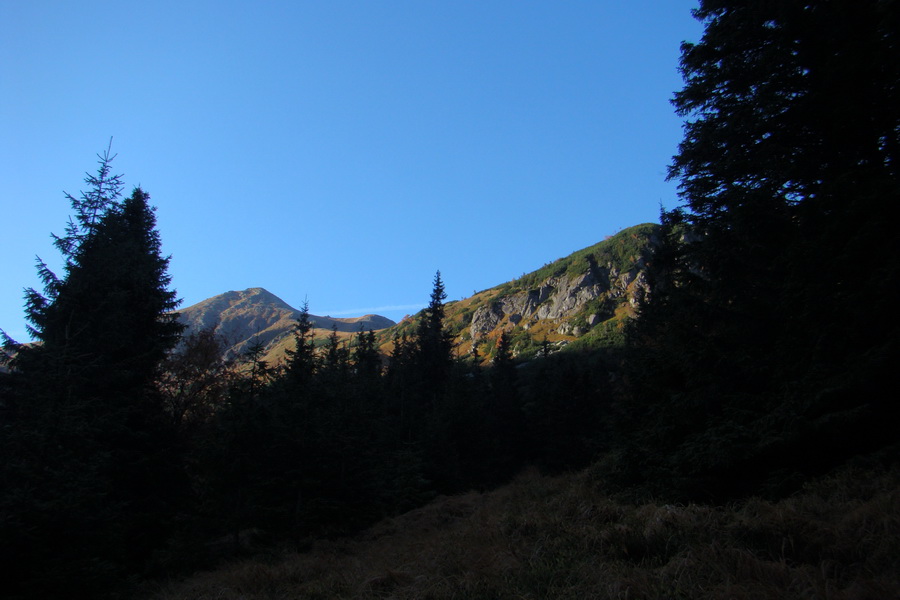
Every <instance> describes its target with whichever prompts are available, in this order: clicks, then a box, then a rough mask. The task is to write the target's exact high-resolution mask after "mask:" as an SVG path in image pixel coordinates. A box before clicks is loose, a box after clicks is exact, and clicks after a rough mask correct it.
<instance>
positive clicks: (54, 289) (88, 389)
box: [0, 151, 182, 595]
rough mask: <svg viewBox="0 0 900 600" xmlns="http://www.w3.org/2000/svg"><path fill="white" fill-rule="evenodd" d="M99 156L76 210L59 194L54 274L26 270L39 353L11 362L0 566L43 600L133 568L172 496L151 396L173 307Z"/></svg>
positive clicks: (134, 214)
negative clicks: (13, 552)
mask: <svg viewBox="0 0 900 600" xmlns="http://www.w3.org/2000/svg"><path fill="white" fill-rule="evenodd" d="M112 158H113V157H111V156H110V155H109V153H108V151H107V153H105V154H104V155H102V156H101V157H100V169H99V171H98V174H97V176H96V177H89V178H88V179H87V180H86V181H88V183H89V184H90V185H91V186H92V187H91V189H90V190H89V191H88V192H85V193H83V194H82V195H81V199H75V198H74V197H73V196H71V195H69V196H68V198H69V199H70V201H71V202H72V207H73V211H74V213H75V214H74V217H73V218H72V219H71V220H70V221H69V226H68V227H67V230H66V235H65V236H57V237H56V240H57V247H58V248H59V249H60V251H61V252H62V254H63V257H64V259H65V265H64V274H63V276H62V277H57V276H56V275H55V274H53V273H51V272H50V270H49V269H48V268H47V267H46V266H45V265H44V264H43V263H42V262H39V271H40V274H41V277H42V279H43V280H44V282H45V294H41V293H39V292H36V291H34V290H28V292H27V295H26V298H27V317H28V319H29V321H30V322H31V325H32V332H33V334H34V335H35V337H36V339H38V340H39V341H40V342H41V343H40V344H38V345H35V346H31V347H27V348H25V347H23V348H21V349H20V352H19V353H18V355H17V357H16V360H15V361H14V362H13V370H14V372H15V375H16V378H17V381H18V382H19V385H18V388H19V390H20V392H19V393H18V394H17V397H16V399H15V401H16V407H17V410H16V415H15V418H16V423H15V427H14V429H13V430H9V431H7V434H9V435H6V434H5V437H4V439H3V443H4V446H5V447H4V450H5V451H6V452H8V453H9V454H8V456H10V460H9V461H7V462H6V464H5V465H4V469H5V473H4V479H6V481H7V482H8V483H11V484H12V485H10V486H8V487H7V488H6V489H5V490H4V494H3V495H2V503H3V504H4V506H3V507H2V508H3V510H4V512H6V513H7V514H12V515H15V517H14V518H13V519H12V520H8V521H4V528H11V530H7V531H4V532H3V533H4V534H5V535H3V537H4V538H5V539H14V540H17V544H18V547H19V552H18V556H17V557H16V558H15V559H12V560H11V562H9V563H7V564H13V563H16V562H19V563H21V562H24V563H26V564H21V565H20V566H21V569H20V574H21V575H22V576H23V577H24V578H25V579H26V580H28V581H29V584H30V585H35V586H37V589H44V590H46V591H47V593H48V594H49V595H53V593H51V590H53V589H55V587H56V586H60V589H62V588H65V589H67V590H68V591H72V590H73V589H80V590H81V591H85V590H88V589H95V590H98V591H99V590H102V589H105V588H107V587H108V586H110V585H111V584H114V583H115V582H116V580H117V576H118V575H119V574H120V573H121V570H122V569H125V568H126V567H127V568H135V567H136V565H139V564H140V562H141V561H142V560H143V559H144V558H145V557H146V556H147V553H148V552H149V551H150V550H151V549H152V548H153V547H154V546H156V545H158V544H159V543H161V542H162V536H163V535H164V534H165V531H166V528H165V527H164V525H165V522H166V521H165V518H166V515H167V514H172V513H174V510H175V508H174V506H175V505H174V503H175V502H177V501H178V492H179V491H180V490H181V489H182V488H181V485H180V482H181V476H180V472H179V460H178V457H177V455H175V454H173V451H174V450H175V449H176V448H177V446H176V444H175V443H174V442H175V436H174V431H173V429H172V428H171V420H168V419H167V418H166V415H165V412H164V408H163V401H162V397H161V395H160V394H159V393H158V392H157V390H156V388H155V383H156V378H157V375H158V372H159V371H158V369H159V366H160V364H161V362H162V360H163V359H164V357H165V355H166V353H167V352H168V351H169V350H170V349H171V348H172V347H173V346H174V345H175V343H176V342H177V340H178V337H179V335H180V333H181V330H182V326H181V325H180V324H179V323H178V322H177V320H176V315H175V314H174V313H172V311H173V309H174V308H175V307H176V306H177V304H178V301H177V299H176V297H175V293H174V292H173V291H170V290H169V289H168V284H169V277H168V275H167V267H168V258H166V257H163V256H162V255H161V254H160V238H159V234H158V232H157V231H156V228H155V227H156V222H155V217H154V215H153V210H152V209H151V208H150V207H149V206H148V203H147V201H148V199H149V196H147V194H145V193H144V192H143V191H141V190H140V189H135V190H134V192H133V193H132V195H131V196H130V197H129V198H127V199H125V200H124V201H122V200H120V199H119V190H120V188H121V184H120V178H119V176H111V175H110V162H111V161H112ZM24 490H30V491H29V492H28V495H30V497H31V498H30V500H29V501H28V502H27V503H25V504H23V503H21V500H22V499H23V497H22V496H20V495H19V494H21V493H24ZM57 539H67V540H68V541H67V543H66V544H65V545H60V544H55V543H54V542H53V540H57ZM14 545H15V544H14ZM63 546H65V548H64V547H63ZM68 548H72V549H77V551H76V550H69V549H68ZM0 558H3V559H4V562H6V561H5V558H6V557H0Z"/></svg>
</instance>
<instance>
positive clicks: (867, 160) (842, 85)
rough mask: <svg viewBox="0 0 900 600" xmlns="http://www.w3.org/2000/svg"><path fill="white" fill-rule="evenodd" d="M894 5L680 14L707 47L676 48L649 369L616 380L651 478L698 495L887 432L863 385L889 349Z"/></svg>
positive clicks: (645, 327)
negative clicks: (673, 194) (667, 206)
mask: <svg viewBox="0 0 900 600" xmlns="http://www.w3.org/2000/svg"><path fill="white" fill-rule="evenodd" d="M895 4H896V3H894V2H886V1H881V0H863V1H860V2H849V1H846V0H818V1H815V2H806V1H800V0H788V1H784V2H777V3H775V2H763V1H752V2H744V1H735V0H702V1H701V2H700V8H698V9H697V10H696V11H695V15H696V16H697V18H698V19H700V20H701V21H702V22H703V24H704V26H705V31H704V35H703V38H702V39H701V41H700V42H699V43H697V44H689V43H685V44H684V45H683V47H682V61H681V70H682V73H683V75H684V79H685V86H684V88H683V90H681V91H680V92H678V93H677V94H676V95H675V99H674V105H675V107H676V110H677V112H678V114H679V115H680V116H682V117H684V118H685V120H686V121H685V135H684V140H683V141H682V143H681V145H680V147H679V153H678V155H677V156H675V158H674V161H673V164H672V166H671V167H670V177H671V178H677V179H678V180H679V181H680V196H681V198H682V200H683V201H684V205H683V206H682V207H681V208H679V209H676V210H674V211H670V212H668V213H665V214H664V215H663V225H664V227H665V234H664V243H663V245H662V248H661V250H660V251H659V252H657V254H656V256H654V257H653V261H652V262H653V267H654V271H655V272H654V274H653V275H654V283H655V284H656V286H655V289H654V293H653V297H652V299H651V302H650V303H649V304H648V305H647V306H646V307H645V309H644V311H643V314H642V316H641V319H640V320H639V321H638V324H637V327H636V328H635V329H634V334H635V335H633V337H632V339H633V340H637V341H638V343H639V345H640V347H641V348H642V349H643V351H644V357H645V359H647V360H646V362H643V363H641V364H642V367H643V368H642V369H641V371H642V372H638V371H636V372H635V373H633V374H632V375H633V378H634V380H642V383H641V392H640V394H639V396H641V397H643V398H644V401H645V402H647V403H649V405H647V404H643V405H640V404H639V405H638V408H637V411H638V415H639V419H638V422H640V423H644V424H645V425H646V424H647V423H648V422H649V420H655V424H654V425H653V426H652V427H651V430H650V433H649V434H648V437H647V438H646V439H642V440H640V441H638V440H637V438H636V437H632V440H634V441H635V444H636V445H640V444H641V443H643V442H647V443H648V444H649V447H655V448H656V449H657V450H658V452H657V456H656V458H654V459H653V460H654V461H656V462H657V463H658V465H659V466H660V468H661V470H662V471H668V472H670V473H673V472H676V471H677V472H680V473H681V475H679V476H680V477H683V476H685V475H688V474H691V477H694V478H695V479H698V480H699V479H703V478H706V482H705V483H701V484H699V485H700V487H706V488H707V489H709V487H710V486H715V485H718V484H715V483H713V482H715V481H719V482H721V481H723V480H725V479H727V478H729V477H733V478H735V479H741V478H742V479H744V480H745V481H751V480H754V479H756V478H759V477H760V476H762V477H765V476H766V475H765V474H766V473H768V472H769V470H770V469H771V468H772V466H773V465H774V464H776V463H778V462H779V461H781V462H782V463H783V464H784V462H785V461H788V462H792V463H793V464H794V467H796V468H807V467H809V466H810V465H812V464H814V463H820V464H822V465H827V464H829V462H830V461H832V460H834V459H835V458H837V457H839V456H846V455H847V454H848V453H852V452H854V451H858V450H861V449H863V448H864V447H865V446H866V445H867V444H869V443H883V442H884V440H885V438H886V437H889V436H890V435H892V434H890V433H889V432H888V431H887V430H886V429H885V428H884V427H883V426H882V425H880V424H879V422H886V421H890V418H889V417H890V415H891V414H893V413H894V412H895V409H894V408H892V407H891V403H890V402H888V401H886V400H885V399H884V398H883V395H882V394H880V393H879V392H877V391H876V388H877V387H878V385H877V384H874V383H873V382H874V381H875V380H876V379H881V380H884V379H885V378H886V377H887V374H888V370H887V365H888V362H887V361H888V359H887V357H888V356H889V355H890V350H891V348H892V347H893V346H894V345H895V344H896V339H897V333H898V332H897V326H896V325H892V324H889V323H893V321H892V320H890V319H886V315H887V314H889V312H888V311H890V310H892V308H891V307H892V305H893V303H894V301H895V299H896V294H895V292H894V291H892V290H894V289H896V283H897V282H896V279H897V272H898V266H900V265H898V263H900V260H898V257H900V253H898V242H897V236H896V235H895V234H894V233H893V228H894V226H895V225H894V224H895V223H896V221H897V218H896V217H897V212H898V209H897V207H898V206H900V202H898V201H900V179H898V161H897V159H898V156H897V153H898V147H900V141H898V135H900V134H898V132H900V97H898V93H900V45H898V39H897V33H896V32H897V31H898V30H900V11H898V10H897V7H896V5H895ZM874 256H877V257H878V258H877V261H878V264H879V267H877V268H868V267H867V266H866V265H868V264H870V263H871V257H874ZM863 305H865V306H866V307H867V309H866V310H865V311H861V310H859V307H860V306H863ZM676 399H677V400H676ZM641 413H642V414H641ZM839 415H840V416H839ZM876 415H877V416H876ZM836 423H842V427H841V429H842V431H840V432H839V431H838V429H836V428H835V424H836ZM776 430H777V431H778V433H777V434H776V433H775V431H776ZM829 438H830V439H832V440H835V441H831V442H829V443H828V444H824V441H825V440H826V439H829ZM875 439H878V440H880V442H872V440H875ZM835 442H837V443H835ZM665 446H668V447H667V448H664V447H665ZM811 446H814V447H811ZM676 448H678V450H675V449H676ZM663 455H665V456H667V457H668V458H666V459H662V460H661V459H660V457H661V456H663ZM640 456H644V458H646V459H647V460H650V458H648V457H647V454H646V453H642V452H641V451H640V450H639V449H638V451H637V452H636V453H635V454H634V455H633V457H640ZM640 460H643V459H640ZM672 461H678V463H679V464H678V465H676V469H675V470H673V469H672V465H671V464H668V465H666V464H663V463H671V462H672ZM636 464H637V463H636ZM645 467H646V465H644V466H643V467H641V466H638V468H636V469H635V472H637V471H638V470H641V469H643V470H644V476H646V468H645ZM751 474H752V475H751Z"/></svg>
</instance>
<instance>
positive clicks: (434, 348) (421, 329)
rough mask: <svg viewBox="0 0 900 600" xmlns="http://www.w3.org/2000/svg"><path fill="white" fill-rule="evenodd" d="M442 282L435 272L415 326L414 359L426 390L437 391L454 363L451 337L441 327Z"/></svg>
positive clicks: (443, 296) (444, 292)
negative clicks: (421, 314) (428, 297)
mask: <svg viewBox="0 0 900 600" xmlns="http://www.w3.org/2000/svg"><path fill="white" fill-rule="evenodd" d="M446 299H447V292H446V291H444V282H443V281H442V280H441V272H440V271H438V272H437V273H435V275H434V286H433V288H432V290H431V298H430V300H429V302H428V307H427V308H426V309H425V311H424V315H423V316H422V317H421V319H420V320H419V324H418V327H417V328H416V358H417V362H418V367H419V369H421V374H422V376H423V378H424V385H425V387H426V389H428V390H430V391H432V392H436V391H437V390H439V389H440V388H441V387H442V385H443V384H444V382H445V381H446V379H447V377H448V375H449V372H450V366H451V365H452V363H453V339H452V336H451V335H450V333H449V332H448V331H447V330H446V329H445V328H444V318H445V311H444V300H446Z"/></svg>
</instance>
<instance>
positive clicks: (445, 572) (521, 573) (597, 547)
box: [148, 469, 900, 600]
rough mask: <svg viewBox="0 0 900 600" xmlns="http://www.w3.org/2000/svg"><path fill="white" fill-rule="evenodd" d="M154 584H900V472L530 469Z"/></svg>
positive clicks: (480, 590) (403, 592) (419, 593)
mask: <svg viewBox="0 0 900 600" xmlns="http://www.w3.org/2000/svg"><path fill="white" fill-rule="evenodd" d="M148 596H149V597H150V598H152V599H153V600H175V599H179V600H181V599H194V600H214V599H215V600H237V599H244V600H256V599H263V598H265V599H282V598H284V599H287V598H398V599H413V598H434V599H443V598H535V599H537V598H579V599H580V598H658V599H663V598H665V599H677V598H736V599H741V598H792V599H793V598H823V599H867V598H871V599H876V598H877V599H883V598H900V472H898V471H897V470H894V471H892V472H884V471H863V470H859V469H847V470H844V471H841V472H840V473H838V474H835V475H832V476H829V477H827V478H823V479H820V480H818V481H816V482H815V483H813V484H811V485H808V486H807V487H806V488H805V489H804V490H803V491H802V492H800V493H798V494H796V495H795V496H793V497H791V498H787V499H784V500H780V501H777V502H768V501H765V500H760V499H749V500H746V501H742V502H740V503H736V504H733V505H729V506H705V505H693V504H691V505H677V506H676V505H665V504H653V503H642V504H640V503H639V504H635V503H629V502H625V501H617V500H615V499H613V498H610V497H609V496H608V495H607V494H604V493H603V491H602V489H601V486H600V484H599V483H598V482H597V481H596V479H595V478H594V477H593V475H592V472H591V471H590V470H588V471H584V472H582V473H579V474H576V475H570V476H561V477H548V476H543V475H540V474H538V473H536V472H533V471H529V472H526V473H523V474H522V475H521V476H519V477H518V478H517V479H516V480H515V481H514V482H513V483H512V484H510V485H508V486H505V487H503V488H501V489H498V490H496V491H493V492H490V493H486V494H477V493H469V494H465V495H460V496H454V497H449V498H440V499H438V500H436V501H435V502H433V503H431V504H430V505H428V506H426V507H424V508H421V509H418V510H415V511H412V512H410V513H407V514H404V515H402V516H399V517H397V518H394V519H388V520H385V521H383V522H381V523H379V524H378V525H376V526H374V527H372V528H371V529H370V530H368V531H366V532H364V533H363V534H360V535H359V536H357V537H355V538H351V539H345V540H339V541H328V542H319V543H316V544H315V546H314V547H313V548H312V550H310V551H309V552H305V553H290V552H286V553H269V554H268V555H267V556H265V557H263V558H255V559H247V560H242V561H235V562H232V563H230V564H228V565H225V566H222V567H221V568H219V569H217V570H214V571H209V572H204V573H198V574H195V575H194V576H192V577H190V578H188V579H187V580H184V581H179V582H168V583H163V584H157V585H156V587H155V588H154V589H153V590H152V591H151V592H150V593H149V595H148Z"/></svg>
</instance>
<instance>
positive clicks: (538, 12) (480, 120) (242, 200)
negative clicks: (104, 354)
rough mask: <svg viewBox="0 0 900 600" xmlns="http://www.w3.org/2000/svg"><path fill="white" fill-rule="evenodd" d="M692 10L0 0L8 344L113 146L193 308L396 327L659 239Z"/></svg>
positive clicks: (695, 34) (670, 190)
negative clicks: (564, 260) (588, 253)
mask: <svg viewBox="0 0 900 600" xmlns="http://www.w3.org/2000/svg"><path fill="white" fill-rule="evenodd" d="M696 4H697V2H696V1H689V0H633V1H630V2H623V1H621V0H593V1H582V2H578V1H572V2H568V1H567V2H551V1H549V0H548V1H546V2H530V1H512V0H508V1H504V2H499V1H491V0H478V1H457V0H452V1H451V0H445V1H442V2H436V1H429V0H407V1H392V0H379V1H376V0H369V1H365V2H362V1H359V2H353V1H340V0H336V1H319V0H316V1H299V0H298V1H270V2H266V1H261V2H249V1H248V2H229V1H215V2H212V1H209V2H206V1H202V2H201V1H187V2H184V1H179V2H166V1H162V2H121V1H108V2H100V1H93V0H87V1H85V2H68V1H61V0H60V1H51V0H38V1H35V2H15V1H12V0H0V52H2V60H0V180H2V186H0V198H2V213H0V214H2V219H0V245H2V246H0V261H2V262H0V267H2V269H0V286H2V287H0V328H3V329H4V330H6V331H7V332H8V333H9V334H11V335H12V336H13V337H16V338H19V339H25V334H24V318H23V310H22V303H23V301H22V290H23V288H25V287H39V280H38V278H37V275H36V272H35V269H34V257H35V255H39V256H40V257H41V258H43V259H45V260H46V261H48V263H50V264H51V265H54V266H58V264H59V261H58V254H57V252H56V251H55V249H54V248H53V246H52V242H51V238H50V233H51V232H57V233H61V232H62V231H63V228H64V226H65V223H66V220H67V217H68V215H69V214H70V208H69V206H68V203H67V202H66V200H65V198H64V196H63V191H64V190H65V191H68V192H71V193H73V194H77V192H78V191H79V190H81V189H82V188H83V187H84V186H83V182H82V179H83V177H84V173H85V171H91V172H93V171H94V170H95V168H96V156H95V155H96V154H97V153H98V152H100V151H101V150H103V149H104V148H105V147H106V145H107V143H108V140H109V138H110V137H113V138H114V141H113V151H114V152H116V153H118V158H117V159H116V160H115V162H114V163H113V165H114V170H115V171H116V172H118V173H122V174H123V175H124V179H125V182H126V185H127V190H128V191H130V189H131V188H132V187H133V186H137V185H140V186H142V187H143V188H144V190H145V191H147V192H149V193H150V195H151V197H152V202H153V204H155V205H156V206H157V207H158V212H157V217H158V225H159V229H160V232H161V235H162V239H163V250H164V252H165V253H167V254H171V256H172V261H171V265H170V273H171V275H172V276H173V286H174V287H175V288H176V289H177V291H178V293H179V295H180V297H181V298H183V300H184V306H187V305H190V304H193V303H195V302H199V301H201V300H203V299H205V298H208V297H210V296H213V295H216V294H219V293H222V292H226V291H228V290H241V289H244V288H248V287H257V286H258V287H264V288H266V289H268V290H269V291H270V292H272V293H274V294H276V295H278V296H279V297H281V298H283V299H284V300H285V301H287V302H288V303H290V304H292V305H294V306H297V305H299V304H300V303H302V301H303V299H304V297H308V299H309V303H310V310H311V312H313V313H314V314H319V315H324V314H330V315H332V316H355V315H359V314H363V313H367V312H378V313H380V314H383V315H385V316H388V317H391V318H394V319H399V318H400V317H402V316H403V315H404V314H406V313H412V312H414V311H415V310H417V309H418V308H421V307H422V306H424V304H425V303H426V302H427V300H428V295H429V293H430V291H431V282H432V277H433V275H434V272H435V271H436V270H437V269H440V270H441V272H442V274H443V278H444V281H445V284H446V288H447V292H448V295H449V299H450V300H454V299H459V298H462V297H465V296H468V295H471V294H472V292H473V291H475V290H482V289H485V288H488V287H491V286H494V285H497V284H500V283H502V282H504V281H507V280H509V279H511V278H513V277H517V276H519V275H521V274H522V273H524V272H528V271H531V270H534V269H536V268H538V267H540V266H542V265H543V264H544V263H546V262H549V261H552V260H554V259H556V258H559V257H561V256H564V255H567V254H569V253H570V252H572V251H574V250H577V249H580V248H582V247H585V246H588V245H590V244H593V243H595V242H597V241H600V240H601V239H603V238H604V237H605V236H607V235H610V234H612V233H615V232H616V231H618V230H620V229H622V228H625V227H628V226H631V225H635V224H637V223H642V222H647V221H656V220H657V219H658V214H659V207H660V203H662V204H664V205H666V206H668V207H672V206H674V205H675V204H676V203H677V198H676V186H675V184H674V183H666V182H665V171H666V166H667V165H668V163H669V161H670V158H671V156H672V155H673V154H674V153H675V152H676V147H677V143H678V141H679V140H680V138H681V123H680V120H679V119H678V118H677V117H676V116H675V114H674V113H673V111H672V107H671V105H670V104H669V99H670V98H671V97H672V94H673V92H674V91H676V90H678V89H680V87H681V78H680V75H679V73H678V70H677V67H678V57H679V44H680V43H681V41H682V40H689V41H696V40H698V39H699V36H700V34H701V28H700V26H699V24H698V23H697V22H696V21H695V20H694V19H693V18H692V17H691V15H690V10H691V9H692V8H694V7H695V6H696Z"/></svg>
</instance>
